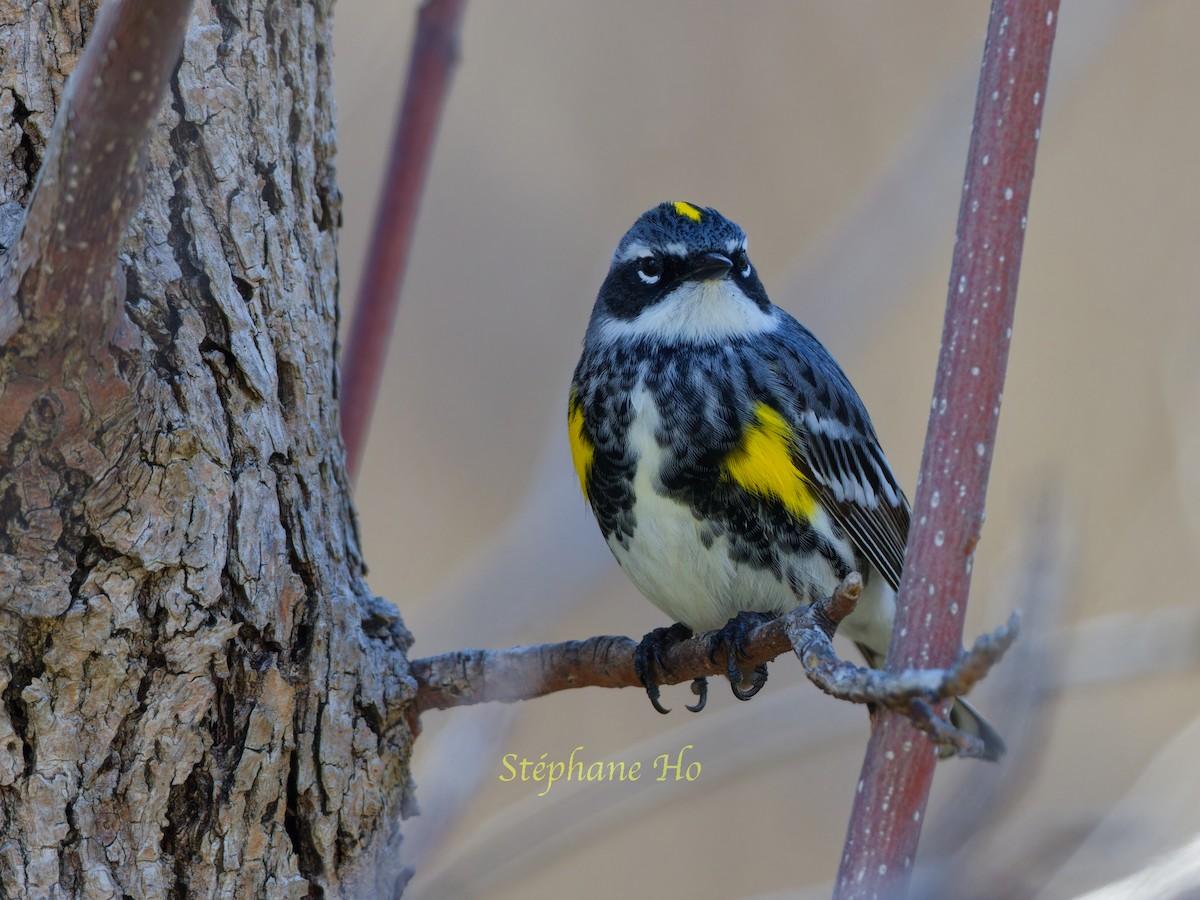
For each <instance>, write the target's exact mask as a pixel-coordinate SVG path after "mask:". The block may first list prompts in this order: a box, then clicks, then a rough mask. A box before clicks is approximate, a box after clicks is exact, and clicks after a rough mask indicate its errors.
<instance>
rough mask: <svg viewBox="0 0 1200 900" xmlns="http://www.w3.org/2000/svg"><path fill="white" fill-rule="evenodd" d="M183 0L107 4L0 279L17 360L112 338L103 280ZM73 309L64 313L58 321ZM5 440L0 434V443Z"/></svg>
mask: <svg viewBox="0 0 1200 900" xmlns="http://www.w3.org/2000/svg"><path fill="white" fill-rule="evenodd" d="M191 11H192V3H191V0H160V2H155V3H140V2H136V0H112V2H110V3H106V4H104V6H103V7H102V8H101V10H100V13H99V15H98V16H97V19H96V28H95V31H94V32H93V33H92V35H91V37H90V39H89V40H88V43H87V47H86V49H85V50H84V53H83V56H82V58H81V59H80V61H79V65H78V66H77V67H76V68H75V71H74V73H73V74H72V76H71V80H70V82H69V83H68V86H67V91H66V93H65V95H64V98H63V108H62V109H61V110H59V113H58V116H57V118H56V120H55V128H54V134H53V136H52V137H51V139H50V144H49V146H48V147H47V148H46V155H45V158H44V160H43V161H42V166H41V170H40V173H39V176H38V183H37V186H36V187H35V189H34V192H33V196H32V197H31V198H30V201H29V208H28V209H27V210H26V212H25V221H24V223H23V225H22V229H21V234H20V237H19V238H18V239H17V243H16V246H15V247H13V249H12V251H11V252H10V255H9V259H10V263H9V267H8V269H7V271H6V272H5V273H4V279H3V282H0V345H4V344H6V343H8V342H9V341H10V339H12V338H13V337H14V336H15V335H17V334H18V332H19V333H20V336H19V339H18V341H17V346H15V347H14V346H13V345H12V344H9V349H14V350H16V351H17V353H18V354H19V355H21V356H28V355H31V354H33V353H36V352H37V351H38V350H39V349H41V347H42V346H43V344H45V343H47V342H51V343H57V344H61V343H62V338H63V336H64V335H66V336H74V335H78V336H80V337H81V338H83V339H85V340H87V341H88V342H89V343H90V344H92V345H93V346H102V345H103V344H104V343H106V342H107V339H108V337H109V336H110V331H109V329H110V324H111V321H112V319H113V315H112V310H111V308H110V307H111V303H107V304H106V303H105V296H106V294H107V295H108V299H109V300H111V289H110V286H109V281H110V279H111V278H112V276H113V269H114V266H115V265H116V260H117V251H118V250H119V248H120V244H121V240H122V238H123V237H124V235H125V229H126V228H127V227H128V225H129V219H130V216H132V215H133V212H134V210H135V209H136V208H137V205H138V203H139V201H140V198H141V194H142V182H143V175H144V169H145V165H144V155H145V147H146V142H147V140H148V139H149V136H150V128H151V126H152V125H153V124H154V120H155V118H156V117H157V114H158V110H159V107H160V106H161V104H162V99H163V95H164V93H165V91H166V86H167V80H168V79H169V78H170V76H171V71H172V70H173V69H174V67H175V62H176V60H177V59H178V58H179V51H180V49H181V47H182V46H183V33H184V29H185V27H186V25H187V21H188V18H189V17H190V16H191ZM68 309H70V313H71V314H70V315H65V313H66V311H67V310H68ZM2 434H3V432H2V431H0V435H2Z"/></svg>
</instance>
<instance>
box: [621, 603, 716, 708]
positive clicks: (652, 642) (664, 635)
mask: <svg viewBox="0 0 1200 900" xmlns="http://www.w3.org/2000/svg"><path fill="white" fill-rule="evenodd" d="M691 636H692V630H691V629H690V628H688V627H687V626H686V625H681V624H679V623H678V622H677V623H676V624H674V625H671V626H670V627H669V628H655V629H654V630H653V631H651V632H650V633H649V634H647V635H646V636H645V637H643V638H642V641H641V643H640V644H638V646H637V650H636V651H634V654H633V669H634V671H635V672H636V673H637V677H638V681H640V682H641V683H642V686H643V687H644V688H645V689H646V696H647V697H649V698H650V704H651V705H652V706H653V707H654V708H655V709H656V710H657V711H658V712H660V713H662V714H663V715H664V716H665V715H666V714H667V713H669V712H670V711H671V710H670V709H669V708H668V707H665V706H663V705H662V704H661V703H660V702H659V696H660V694H661V691H660V690H659V687H658V682H657V681H656V680H655V678H654V670H655V667H657V668H658V671H660V672H666V671H667V666H666V664H665V663H664V662H663V651H664V650H665V649H666V648H667V647H670V646H673V645H675V644H678V643H680V642H681V641H686V640H687V639H688V638H690V637H691ZM704 700H705V697H704V695H703V694H701V699H700V701H699V703H698V704H697V706H698V707H699V708H700V709H703V708H704ZM688 709H691V707H690V706H689V707H688ZM694 711H698V710H694Z"/></svg>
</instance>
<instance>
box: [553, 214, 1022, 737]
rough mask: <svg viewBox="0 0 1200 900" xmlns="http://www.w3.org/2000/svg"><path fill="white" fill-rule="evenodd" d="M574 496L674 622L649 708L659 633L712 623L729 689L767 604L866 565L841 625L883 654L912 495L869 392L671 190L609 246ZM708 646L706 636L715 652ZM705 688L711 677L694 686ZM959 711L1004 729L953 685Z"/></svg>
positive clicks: (820, 588)
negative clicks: (879, 429)
mask: <svg viewBox="0 0 1200 900" xmlns="http://www.w3.org/2000/svg"><path fill="white" fill-rule="evenodd" d="M568 426H569V432H570V442H571V454H572V457H573V459H574V464H575V470H576V473H577V474H578V476H579V482H580V485H581V486H582V488H583V493H584V496H585V497H586V499H587V501H588V503H589V504H590V506H591V508H592V511H593V512H594V514H595V516H596V520H597V521H598V522H599V525H600V530H601V532H603V534H604V538H605V540H606V541H607V542H608V546H609V548H610V549H611V550H612V552H613V555H614V556H615V557H616V559H617V562H618V563H620V565H621V568H622V569H623V570H624V571H625V573H626V574H627V575H628V576H629V577H630V579H632V581H633V583H634V584H635V585H636V586H637V588H638V589H639V590H640V591H641V592H642V593H643V594H645V595H646V597H647V598H648V599H649V600H650V602H651V603H653V604H654V605H655V606H657V607H658V608H659V609H660V610H662V611H663V612H664V613H666V614H667V615H668V616H670V617H671V619H672V620H673V621H674V622H675V623H676V624H675V625H673V626H671V627H669V628H660V629H656V630H655V631H653V632H651V633H650V634H648V635H647V636H646V637H645V638H644V639H643V641H642V643H641V645H640V646H639V649H638V654H637V664H638V674H639V677H640V678H641V679H642V683H643V684H644V685H645V687H646V690H647V693H648V694H649V695H650V699H651V701H652V702H653V704H654V706H655V708H656V709H658V710H659V712H667V710H666V709H664V708H663V707H662V706H661V705H660V703H659V700H658V696H659V689H658V686H657V684H656V682H655V677H654V671H653V670H654V667H655V665H659V666H660V667H661V658H660V654H661V649H662V647H663V645H664V644H665V643H666V642H670V641H675V640H682V639H684V638H687V637H689V636H691V634H692V633H698V632H708V631H718V636H717V638H716V639H715V640H716V641H717V642H718V643H719V644H724V645H725V648H726V650H727V653H728V659H729V666H728V668H729V678H730V683H731V686H732V687H733V691H734V693H735V694H736V695H737V696H739V697H741V698H742V699H748V698H749V697H750V696H753V694H754V693H756V692H757V691H758V689H759V688H761V687H762V684H763V683H764V682H765V680H766V671H765V667H759V669H757V670H756V671H755V672H754V674H753V676H752V681H751V684H750V686H749V687H748V688H746V689H743V688H742V687H741V686H740V682H741V681H742V675H741V672H740V670H739V666H738V653H739V643H740V641H741V639H742V638H743V637H744V634H745V632H746V630H747V628H748V627H749V626H751V625H753V624H756V621H757V620H760V619H762V618H764V617H766V618H769V617H771V616H775V615H779V614H782V613H786V612H788V611H789V610H791V609H794V608H795V607H796V606H797V605H798V604H808V603H811V602H812V601H813V600H815V599H818V598H821V597H825V596H828V595H829V594H830V593H831V592H832V590H833V588H834V587H835V586H836V585H837V584H838V582H839V581H840V580H841V579H842V578H844V577H845V576H846V575H847V574H849V573H850V572H851V571H857V572H859V573H861V575H862V577H863V581H864V589H863V593H862V596H861V598H860V600H859V602H858V606H857V608H856V609H855V610H854V612H853V613H851V615H849V616H848V617H847V618H846V619H845V620H844V621H843V622H842V623H841V625H840V627H839V631H840V633H841V634H843V635H844V636H846V637H848V638H850V639H851V640H852V641H854V642H855V643H856V644H857V645H858V647H859V649H860V650H861V652H862V654H863V656H864V657H865V658H866V661H867V663H868V664H869V665H871V666H876V667H877V666H879V665H881V664H882V662H883V659H884V657H885V656H886V655H887V649H888V642H889V640H890V638H891V631H892V620H893V617H894V614H895V591H896V588H897V586H898V584H899V582H900V572H901V567H902V566H903V563H904V546H905V541H906V539H907V536H908V527H909V506H908V501H907V500H906V499H905V496H904V492H903V491H902V490H901V489H900V486H899V485H898V484H897V483H896V478H895V476H894V475H893V474H892V470H891V468H890V466H889V465H888V461H887V458H886V457H885V456H884V453H883V449H882V448H881V447H880V445H879V440H878V438H877V437H876V435H875V429H874V427H873V426H872V425H871V420H870V418H869V417H868V416H867V411H866V409H864V408H863V404H862V401H861V400H860V399H859V397H858V394H857V393H856V392H855V390H854V388H853V387H852V386H851V385H850V382H849V380H848V379H847V378H846V375H845V374H844V373H843V372H842V370H841V368H840V367H839V366H838V364H837V363H836V362H835V361H834V359H833V357H832V356H830V354H829V351H827V350H826V349H825V348H824V347H823V346H822V345H821V343H820V342H819V341H818V340H817V339H816V338H815V337H814V336H813V335H812V333H811V332H809V331H808V329H806V328H805V327H804V326H803V325H801V324H800V323H799V322H797V321H796V320H795V319H794V318H792V317H791V316H790V315H788V314H787V313H786V312H784V311H783V310H781V309H779V308H778V307H776V306H773V305H772V304H771V301H770V300H769V299H767V293H766V291H765V290H764V288H763V285H762V282H761V281H760V280H759V277H758V273H757V271H756V270H755V268H754V266H753V264H751V262H750V258H749V257H748V256H747V252H746V235H745V233H744V232H743V231H742V229H741V228H740V227H738V226H737V225H736V224H734V223H733V222H731V221H730V220H729V219H726V218H725V217H724V216H722V215H721V214H720V213H719V212H717V211H716V210H715V209H711V208H705V207H700V206H696V205H694V204H692V203H684V202H675V203H663V204H660V205H659V206H656V207H654V208H653V209H651V210H649V211H648V212H646V213H645V214H643V215H642V216H641V217H640V218H639V219H638V220H637V221H636V222H635V223H634V224H633V227H632V228H630V229H629V231H628V232H627V233H626V234H625V236H624V237H623V238H622V239H621V241H620V243H619V244H618V245H617V249H616V252H615V253H614V254H613V257H612V264H611V267H610V268H609V271H608V275H607V277H606V278H605V279H604V283H603V285H601V287H600V293H599V296H598V297H597V298H596V305H595V307H594V308H593V310H592V316H591V321H590V322H589V324H588V329H587V334H586V335H585V337H584V340H583V355H582V357H581V358H580V360H579V364H578V366H577V367H576V369H575V376H574V379H573V381H572V384H571V393H570V399H569V401H568ZM716 649H717V648H716V645H714V652H716ZM695 689H696V693H697V694H699V695H700V700H699V701H698V702H697V704H696V705H695V706H689V707H688V708H689V709H692V710H695V711H698V710H699V709H700V708H702V707H703V705H704V700H705V696H706V693H705V690H706V688H705V685H704V684H703V683H698V684H696V685H695ZM951 718H952V720H953V721H954V723H955V724H956V725H957V726H959V727H960V728H963V729H964V730H966V731H969V732H971V733H973V734H975V735H977V736H978V737H980V738H981V739H982V740H983V742H984V744H985V746H986V749H987V753H988V755H989V756H991V757H993V758H995V757H997V756H999V754H1000V753H1002V752H1003V749H1004V745H1003V742H1002V741H1001V739H1000V737H999V735H998V734H997V733H996V732H995V730H994V729H993V728H992V727H991V726H990V725H988V724H987V723H986V722H985V721H984V720H983V719H982V718H981V717H980V716H979V715H978V714H977V713H976V712H975V711H974V710H973V709H971V708H970V707H969V706H968V705H967V704H965V703H963V702H962V701H958V702H957V703H956V705H955V708H954V710H953V712H952V713H951Z"/></svg>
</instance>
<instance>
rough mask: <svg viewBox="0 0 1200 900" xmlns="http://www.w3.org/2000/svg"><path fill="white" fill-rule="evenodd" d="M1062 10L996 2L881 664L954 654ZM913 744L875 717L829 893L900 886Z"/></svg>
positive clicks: (920, 781) (917, 823) (891, 716)
mask: <svg viewBox="0 0 1200 900" xmlns="http://www.w3.org/2000/svg"><path fill="white" fill-rule="evenodd" d="M1057 15H1058V2H1057V0H993V4H992V12H991V18H990V20H989V24H988V35H987V43H986V46H985V48H984V59H983V67H982V71H981V73H980V80H979V90H978V93H977V95H976V101H975V123H974V130H973V132H972V136H971V146H970V150H969V152H968V160H967V175H966V183H965V185H964V189H963V196H962V205H961V207H960V210H959V220H958V241H957V244H956V246H955V252H954V263H953V266H952V268H951V275H950V290H949V297H948V299H947V304H946V320H945V328H944V331H943V334H942V348H941V355H940V358H939V360H938V374H937V381H936V384H935V386H934V395H933V404H932V409H931V412H930V421H929V430H928V433H927V435H926V441H925V451H924V454H923V456H922V462H921V472H920V476H919V478H918V482H917V494H916V499H915V503H914V504H913V520H914V527H913V529H912V531H911V532H910V533H909V540H908V548H907V554H906V561H905V567H904V576H903V579H902V582H901V585H900V597H899V602H898V604H897V615H896V625H895V631H894V632H893V636H892V644H891V647H890V648H889V652H888V662H887V665H888V668H889V669H900V668H907V667H911V666H916V665H921V666H945V665H947V664H949V663H950V662H951V660H953V659H954V658H955V657H956V656H957V655H958V653H959V652H960V650H961V645H962V623H963V614H964V613H965V608H966V602H967V594H968V591H969V589H970V581H971V563H972V559H973V556H974V551H975V545H976V544H977V543H978V540H979V536H980V531H981V528H982V526H983V515H984V498H985V496H986V493H987V479H988V473H989V470H990V466H991V452H992V447H993V444H994V441H995V435H996V426H997V422H998V419H999V412H1000V398H1001V392H1002V389H1003V385H1004V373H1005V368H1006V365H1007V360H1008V346H1009V339H1010V337H1011V334H1012V317H1013V309H1014V306H1015V303H1016V289H1017V278H1018V274H1019V271H1020V263H1021V249H1022V244H1023V239H1024V229H1025V215H1026V211H1027V209H1028V204H1029V194H1030V189H1031V187H1032V183H1033V167H1034V160H1035V159H1036V155H1037V143H1038V137H1039V129H1040V125H1041V115H1042V109H1043V105H1044V102H1043V101H1044V100H1045V95H1046V83H1047V78H1048V75H1049V68H1050V51H1051V48H1052V46H1053V43H1054V33H1055V26H1056V23H1057ZM915 737H916V735H915V734H914V729H913V726H912V724H911V720H910V719H909V718H908V717H905V716H900V715H897V714H896V711H893V710H886V711H884V712H883V713H882V714H881V715H879V716H877V717H875V720H874V727H873V729H872V734H871V742H870V744H869V746H868V748H867V754H866V758H865V759H864V761H863V769H862V778H861V779H860V790H859V791H857V792H856V794H855V797H854V809H853V812H852V814H851V819H850V824H849V828H848V830H847V835H846V845H845V852H844V853H843V854H842V859H841V866H840V869H839V872H838V878H837V886H836V891H835V897H838V898H843V900H844V898H849V897H872V896H892V895H894V894H898V893H903V891H904V890H905V888H906V886H907V884H908V881H909V878H910V876H911V873H912V866H913V860H914V859H915V857H916V850H917V843H918V841H919V839H920V833H921V823H922V822H923V820H924V817H925V816H924V811H925V804H926V802H927V800H928V797H929V789H930V787H931V785H932V780H933V770H934V762H935V757H934V754H932V753H921V752H912V748H914V747H919V744H918V743H917V742H916V741H915V740H914V738H915Z"/></svg>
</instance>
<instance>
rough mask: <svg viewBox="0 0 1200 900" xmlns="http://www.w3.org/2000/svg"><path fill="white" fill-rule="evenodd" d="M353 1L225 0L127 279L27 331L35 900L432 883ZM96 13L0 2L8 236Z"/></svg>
mask: <svg viewBox="0 0 1200 900" xmlns="http://www.w3.org/2000/svg"><path fill="white" fill-rule="evenodd" d="M331 5H332V4H331V2H330V0H317V2H313V3H305V4H295V5H285V6H280V5H277V4H274V3H269V2H267V0H216V2H213V3H200V4H197V7H196V10H195V12H194V16H193V20H192V22H191V25H190V27H189V29H188V32H187V35H186V38H185V42H184V51H183V58H182V61H181V63H180V65H179V68H178V70H177V72H176V75H175V76H174V77H173V78H172V80H171V91H170V97H169V101H168V103H167V104H166V105H164V107H163V108H162V110H161V111H160V113H159V117H158V124H157V125H156V127H155V129H154V132H153V136H152V138H151V141H150V145H149V148H148V154H147V156H148V161H147V181H146V188H145V197H144V199H143V201H142V203H141V204H140V206H139V207H138V209H137V211H136V213H135V214H134V216H133V221H132V224H131V226H130V228H129V231H128V233H127V235H126V238H125V244H124V252H123V254H122V256H121V259H120V261H119V264H118V266H117V271H116V277H115V278H112V279H108V278H107V276H103V277H98V280H97V284H100V285H104V284H105V283H106V282H108V287H106V288H104V290H103V291H101V292H100V293H99V294H96V295H90V294H89V295H83V296H72V295H70V294H67V295H65V296H62V297H61V302H60V304H59V307H60V308H59V309H58V310H57V312H56V314H53V315H41V316H35V315H31V314H30V311H29V310H21V309H20V304H19V303H18V304H17V308H18V311H20V312H22V313H23V315H24V318H23V319H20V320H15V321H10V322H9V323H8V325H7V326H6V327H5V329H4V331H5V334H4V336H5V337H6V338H7V341H6V342H5V343H4V344H3V345H2V346H0V690H2V695H3V701H4V702H3V704H0V832H2V834H3V839H2V840H0V893H3V894H5V895H12V896H110V895H120V894H127V895H133V896H161V895H169V894H177V895H180V896H182V895H188V896H191V895H203V896H308V895H310V894H317V895H319V894H320V893H321V892H322V891H325V892H329V893H332V894H345V895H350V894H370V895H387V894H391V893H394V892H395V891H396V890H397V889H398V887H399V886H401V885H402V883H403V880H404V873H403V870H402V866H401V862H400V856H399V853H398V849H397V845H398V842H399V835H398V833H397V831H396V829H395V827H394V822H395V821H396V818H397V816H398V815H399V813H400V806H401V805H403V802H404V799H405V798H406V797H408V796H409V790H410V784H409V781H408V761H409V753H410V749H411V741H412V734H411V732H410V731H409V729H408V726H407V724H406V723H405V721H404V720H403V718H402V717H401V716H400V713H399V710H401V709H403V708H404V706H405V705H406V703H407V701H408V700H409V699H410V698H411V696H412V693H413V690H414V687H413V684H412V682H411V681H410V680H409V678H408V677H407V664H406V662H405V657H404V653H405V650H406V649H407V646H408V643H409V636H408V634H407V632H406V631H405V630H404V627H403V625H402V623H401V622H400V620H399V618H398V617H397V615H396V613H395V611H394V610H393V609H392V608H391V607H390V606H388V605H387V604H385V603H383V602H382V601H380V600H378V599H377V598H375V597H373V596H372V595H371V593H370V592H369V590H368V589H367V586H366V584H365V583H364V581H363V579H362V562H361V559H360V556H359V548H358V540H357V535H356V533H355V524H354V515H353V510H352V508H351V506H350V501H349V492H348V484H347V480H346V476H345V471H344V468H343V461H342V460H343V453H342V448H341V443H340V439H339V437H338V428H337V384H336V370H335V367H334V358H335V350H336V335H337V306H336V299H337V266H336V242H337V228H338V224H339V217H340V197H339V194H338V191H337V187H336V184H335V182H334V177H333V154H334V122H333V106H332V96H331V91H330V72H329V62H330V27H331V18H330V17H331ZM94 19H95V4H94V3H79V2H66V3H55V4H46V3H41V2H34V3H32V4H31V3H30V2H29V0H0V25H3V27H0V123H3V124H2V125H0V204H3V205H2V206H0V244H3V245H4V246H5V247H6V248H7V247H9V246H10V245H11V244H12V242H13V240H14V238H15V231H16V228H17V227H18V225H19V224H20V221H21V210H22V208H23V207H24V206H25V205H26V204H27V203H28V200H29V197H30V193H31V190H32V188H33V180H34V178H35V176H36V174H37V172H38V169H39V167H40V165H41V162H42V158H43V153H44V151H45V148H46V145H47V141H48V139H49V137H50V135H51V133H52V129H53V127H54V122H55V118H56V115H57V113H58V112H59V110H60V108H61V104H62V101H63V89H64V83H65V79H66V78H67V76H68V75H69V74H70V73H71V71H72V70H73V69H74V68H75V66H76V63H77V61H78V59H79V56H80V53H81V50H82V48H83V47H84V45H85V42H86V41H87V39H88V37H89V35H90V33H91V31H92V28H93V26H94ZM51 239H52V238H51ZM27 286H28V285H27V284H25V283H22V285H21V286H20V287H21V288H22V289H23V288H25V287H27ZM18 293H19V292H18Z"/></svg>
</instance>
